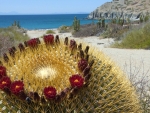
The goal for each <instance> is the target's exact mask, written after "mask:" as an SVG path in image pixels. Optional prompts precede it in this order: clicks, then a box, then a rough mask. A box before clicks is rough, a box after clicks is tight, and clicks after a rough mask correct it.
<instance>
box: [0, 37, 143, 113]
mask: <svg viewBox="0 0 150 113" xmlns="http://www.w3.org/2000/svg"><path fill="white" fill-rule="evenodd" d="M0 63H1V65H0V89H1V93H0V99H1V104H0V107H1V109H0V110H1V111H2V112H11V113H16V112H17V111H20V112H21V113H124V112H126V113H140V112H142V111H141V109H140V104H139V101H138V98H137V95H136V93H135V90H134V88H133V87H132V85H131V84H130V82H129V80H128V79H126V78H125V76H124V74H123V73H122V72H121V71H120V69H119V68H118V67H116V66H115V64H113V63H112V62H111V61H110V60H109V59H108V58H107V57H106V56H105V55H104V54H103V53H102V52H100V51H98V50H97V49H94V48H92V47H90V46H87V45H86V44H85V43H79V42H76V41H75V40H69V39H68V38H67V37H66V38H65V39H59V36H56V37H55V38H54V36H53V35H47V36H44V38H43V40H39V39H38V38H36V39H31V40H29V41H26V42H24V44H19V46H18V47H12V48H10V49H9V51H8V53H6V54H4V56H3V58H1V62H0Z"/></svg>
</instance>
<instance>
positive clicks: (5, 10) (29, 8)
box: [0, 0, 112, 14]
mask: <svg viewBox="0 0 150 113" xmlns="http://www.w3.org/2000/svg"><path fill="white" fill-rule="evenodd" d="M110 1H112V0H0V14H74V13H90V12H92V11H93V10H95V9H96V8H97V7H99V6H100V5H102V4H104V3H106V2H110Z"/></svg>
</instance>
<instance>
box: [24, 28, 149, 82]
mask: <svg viewBox="0 0 150 113" xmlns="http://www.w3.org/2000/svg"><path fill="white" fill-rule="evenodd" d="M47 30H48V29H41V30H28V31H27V35H28V36H29V37H30V38H38V37H41V36H43V35H44V34H46V31H47ZM52 30H53V31H55V34H54V36H55V35H59V37H60V38H65V37H68V38H71V39H75V40H78V41H82V42H86V43H88V44H89V45H92V46H94V47H96V48H98V49H99V50H100V51H102V52H103V53H104V54H106V55H107V56H108V57H109V58H110V59H111V61H112V62H115V64H116V65H117V66H119V67H120V68H121V70H123V71H124V72H125V74H126V75H127V76H128V77H130V79H133V78H134V79H135V80H141V78H143V76H144V78H145V79H146V80H148V79H150V58H149V57H150V51H149V50H143V49H117V48H110V47H109V45H110V44H111V43H113V42H114V40H113V39H112V38H106V39H100V37H97V36H90V37H82V38H75V37H73V36H72V34H71V33H59V32H58V30H57V29H52Z"/></svg>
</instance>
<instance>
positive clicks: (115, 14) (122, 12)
mask: <svg viewBox="0 0 150 113" xmlns="http://www.w3.org/2000/svg"><path fill="white" fill-rule="evenodd" d="M149 13H150V0H112V2H107V3H105V4H103V5H101V6H100V7H97V8H96V9H95V10H94V11H92V12H91V13H90V14H89V15H88V17H87V18H88V19H99V18H102V17H103V18H105V19H114V18H124V19H127V18H128V19H130V20H139V19H140V17H141V16H145V15H147V14H149Z"/></svg>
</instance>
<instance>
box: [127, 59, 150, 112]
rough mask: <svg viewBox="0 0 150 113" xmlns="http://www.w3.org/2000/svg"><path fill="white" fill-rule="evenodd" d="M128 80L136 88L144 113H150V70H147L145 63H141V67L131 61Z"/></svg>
mask: <svg viewBox="0 0 150 113" xmlns="http://www.w3.org/2000/svg"><path fill="white" fill-rule="evenodd" d="M129 62H130V63H129V64H130V65H129V67H125V71H127V70H126V69H127V68H129V70H130V71H129V72H128V78H129V79H130V81H131V83H132V85H133V86H134V87H135V89H136V92H137V94H138V97H139V100H140V103H141V106H142V109H143V113H150V112H149V111H150V69H148V70H145V68H144V63H143V62H142V61H141V64H140V65H139V66H137V65H135V64H133V63H132V62H131V59H130V61H129Z"/></svg>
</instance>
